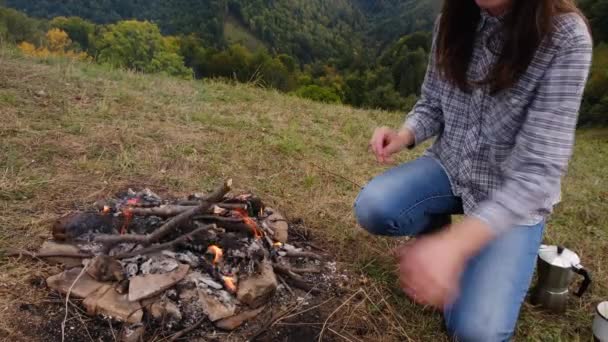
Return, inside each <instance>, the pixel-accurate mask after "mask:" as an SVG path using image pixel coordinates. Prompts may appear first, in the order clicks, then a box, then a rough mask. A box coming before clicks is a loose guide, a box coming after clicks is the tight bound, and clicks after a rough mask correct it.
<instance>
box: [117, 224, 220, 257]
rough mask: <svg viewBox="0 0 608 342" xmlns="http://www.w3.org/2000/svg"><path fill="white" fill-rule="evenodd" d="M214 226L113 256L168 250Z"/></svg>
mask: <svg viewBox="0 0 608 342" xmlns="http://www.w3.org/2000/svg"><path fill="white" fill-rule="evenodd" d="M214 228H216V226H215V224H210V225H207V226H204V227H201V228H198V229H196V230H194V231H192V232H190V233H188V234H185V235H182V236H180V237H178V238H177V239H175V240H173V241H169V242H166V243H162V244H159V245H156V246H150V247H148V248H143V249H139V250H134V251H131V252H127V253H122V254H119V255H117V256H115V257H114V258H115V259H128V258H132V257H135V256H138V255H146V254H151V253H154V252H158V251H162V250H170V249H173V247H175V246H177V245H179V244H180V243H183V242H185V241H187V240H191V239H193V238H194V237H195V236H196V235H198V234H200V233H202V232H204V231H206V230H209V229H214Z"/></svg>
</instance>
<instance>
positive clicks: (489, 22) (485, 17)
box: [477, 8, 509, 32]
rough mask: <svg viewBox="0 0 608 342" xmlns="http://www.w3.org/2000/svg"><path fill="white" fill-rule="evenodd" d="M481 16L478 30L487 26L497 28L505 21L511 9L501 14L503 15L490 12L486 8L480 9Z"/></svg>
mask: <svg viewBox="0 0 608 342" xmlns="http://www.w3.org/2000/svg"><path fill="white" fill-rule="evenodd" d="M479 13H480V18H479V24H478V25H477V31H478V32H479V31H482V30H484V29H486V28H490V29H492V28H495V27H497V26H500V25H502V24H503V23H504V21H505V17H506V16H507V14H509V11H507V12H505V13H503V14H501V15H492V14H490V12H488V10H486V9H483V8H482V9H480V12H479Z"/></svg>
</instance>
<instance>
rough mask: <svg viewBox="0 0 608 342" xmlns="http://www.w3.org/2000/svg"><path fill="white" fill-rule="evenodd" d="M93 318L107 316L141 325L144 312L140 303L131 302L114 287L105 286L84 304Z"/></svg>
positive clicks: (86, 299) (85, 300)
mask: <svg viewBox="0 0 608 342" xmlns="http://www.w3.org/2000/svg"><path fill="white" fill-rule="evenodd" d="M82 304H83V305H84V307H85V308H86V309H87V313H88V314H89V315H91V316H94V315H99V314H102V315H106V316H110V317H112V318H114V319H116V320H118V321H121V322H127V323H132V324H135V323H139V322H141V320H142V318H143V314H144V313H143V310H142V308H141V304H140V303H139V302H131V301H129V299H128V297H127V295H126V294H123V295H121V294H119V293H117V292H116V291H114V289H113V288H112V285H104V286H103V287H101V288H99V289H98V290H97V291H96V292H95V293H92V294H91V295H89V296H88V297H87V298H85V299H84V301H83V302H82Z"/></svg>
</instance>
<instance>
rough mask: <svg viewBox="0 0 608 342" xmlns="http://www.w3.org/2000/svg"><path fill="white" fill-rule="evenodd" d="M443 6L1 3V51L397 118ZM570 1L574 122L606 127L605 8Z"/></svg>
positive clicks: (369, 0) (374, 2) (353, 0)
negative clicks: (582, 65) (5, 45)
mask: <svg viewBox="0 0 608 342" xmlns="http://www.w3.org/2000/svg"><path fill="white" fill-rule="evenodd" d="M442 1H443V0H0V42H9V43H13V44H15V45H18V46H19V48H20V49H21V50H22V51H23V52H24V53H25V54H27V55H32V56H36V57H42V58H45V57H48V56H72V57H74V56H76V57H78V58H84V59H87V60H92V61H95V62H97V63H101V64H107V65H110V66H112V67H116V68H127V69H132V70H136V71H140V72H145V73H155V72H164V73H167V74H170V75H174V76H180V77H196V78H224V79H230V80H232V81H239V82H251V83H255V84H257V85H260V86H263V87H269V88H274V89H278V90H280V91H283V92H288V93H293V94H295V95H297V96H301V97H306V98H310V99H313V100H317V101H324V102H341V103H347V104H350V105H353V106H356V107H367V108H370V107H371V108H383V109H391V110H404V111H405V110H407V109H408V108H410V107H411V105H412V104H413V103H414V102H415V101H416V99H417V97H418V95H419V91H420V85H421V83H422V80H423V77H424V74H425V70H426V66H427V61H428V57H429V52H430V51H429V50H430V42H431V33H430V31H431V29H432V26H433V22H434V19H435V18H436V14H437V13H438V11H439V8H440V6H441V3H442ZM578 3H579V4H580V6H581V8H582V10H583V11H584V12H585V14H586V15H587V16H588V18H589V23H590V26H591V28H592V31H593V36H594V40H595V42H596V49H595V53H594V63H593V68H592V70H591V75H590V78H589V83H588V87H587V89H586V92H585V96H584V100H583V105H582V110H581V120H580V123H581V124H585V125H586V124H604V125H608V118H607V116H606V115H605V113H606V112H608V44H607V42H608V19H607V18H608V0H579V1H578ZM2 5H4V6H7V7H12V8H5V7H2ZM13 8H14V9H13Z"/></svg>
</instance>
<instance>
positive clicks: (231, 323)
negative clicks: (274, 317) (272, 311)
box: [215, 306, 266, 331]
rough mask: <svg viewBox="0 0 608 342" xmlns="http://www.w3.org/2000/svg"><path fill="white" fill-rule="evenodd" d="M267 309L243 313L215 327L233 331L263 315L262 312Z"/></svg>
mask: <svg viewBox="0 0 608 342" xmlns="http://www.w3.org/2000/svg"><path fill="white" fill-rule="evenodd" d="M265 308H266V307H265V306H262V307H260V308H258V309H255V310H247V311H243V312H241V313H239V314H238V315H235V316H232V317H228V318H224V319H222V320H219V321H217V322H215V326H216V327H218V328H219V329H222V330H227V331H232V330H234V329H236V328H238V327H240V326H241V325H243V323H245V322H247V321H249V320H251V319H254V318H256V317H257V316H258V315H259V314H261V313H262V311H264V309H265Z"/></svg>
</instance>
